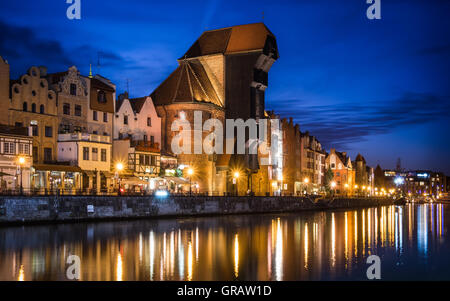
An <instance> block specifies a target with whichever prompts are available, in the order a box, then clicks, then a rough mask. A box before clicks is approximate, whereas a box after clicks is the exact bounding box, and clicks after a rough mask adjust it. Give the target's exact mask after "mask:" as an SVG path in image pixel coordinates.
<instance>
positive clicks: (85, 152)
mask: <svg viewBox="0 0 450 301" xmlns="http://www.w3.org/2000/svg"><path fill="white" fill-rule="evenodd" d="M83 160H85V161H88V160H89V147H83Z"/></svg>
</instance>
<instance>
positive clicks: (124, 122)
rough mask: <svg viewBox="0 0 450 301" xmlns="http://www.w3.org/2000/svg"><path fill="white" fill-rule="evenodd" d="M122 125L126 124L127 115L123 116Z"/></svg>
mask: <svg viewBox="0 0 450 301" xmlns="http://www.w3.org/2000/svg"><path fill="white" fill-rule="evenodd" d="M123 124H128V115H123Z"/></svg>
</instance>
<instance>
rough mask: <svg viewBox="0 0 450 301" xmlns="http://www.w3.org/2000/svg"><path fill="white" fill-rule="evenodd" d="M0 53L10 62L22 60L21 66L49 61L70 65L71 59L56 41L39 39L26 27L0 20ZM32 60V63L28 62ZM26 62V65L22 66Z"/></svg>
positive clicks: (57, 64) (56, 64)
mask: <svg viewBox="0 0 450 301" xmlns="http://www.w3.org/2000/svg"><path fill="white" fill-rule="evenodd" d="M0 32H1V33H2V34H1V35H0V55H2V56H3V57H4V58H6V59H8V60H9V61H10V63H11V62H18V63H19V62H22V64H20V65H21V66H20V67H22V68H26V69H27V68H28V67H30V66H31V65H37V64H45V63H47V62H51V64H53V65H55V66H70V65H71V64H72V60H71V59H69V57H68V56H67V55H66V53H65V51H64V49H63V47H62V46H61V44H60V43H59V42H58V41H55V40H46V39H40V38H38V37H37V35H36V33H35V32H34V31H33V30H32V29H31V28H28V27H19V26H14V25H9V24H6V23H4V22H2V21H0ZM31 61H32V63H30V62H31ZM25 64H28V66H23V65H25Z"/></svg>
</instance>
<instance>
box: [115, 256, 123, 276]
mask: <svg viewBox="0 0 450 301" xmlns="http://www.w3.org/2000/svg"><path fill="white" fill-rule="evenodd" d="M116 281H123V263H122V254H120V251H119V252H118V253H117V262H116Z"/></svg>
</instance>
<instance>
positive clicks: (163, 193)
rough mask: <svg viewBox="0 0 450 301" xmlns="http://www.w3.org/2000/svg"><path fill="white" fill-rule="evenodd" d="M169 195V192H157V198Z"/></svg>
mask: <svg viewBox="0 0 450 301" xmlns="http://www.w3.org/2000/svg"><path fill="white" fill-rule="evenodd" d="M168 195H169V193H168V192H167V190H157V191H156V192H155V196H157V197H167V196H168Z"/></svg>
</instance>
